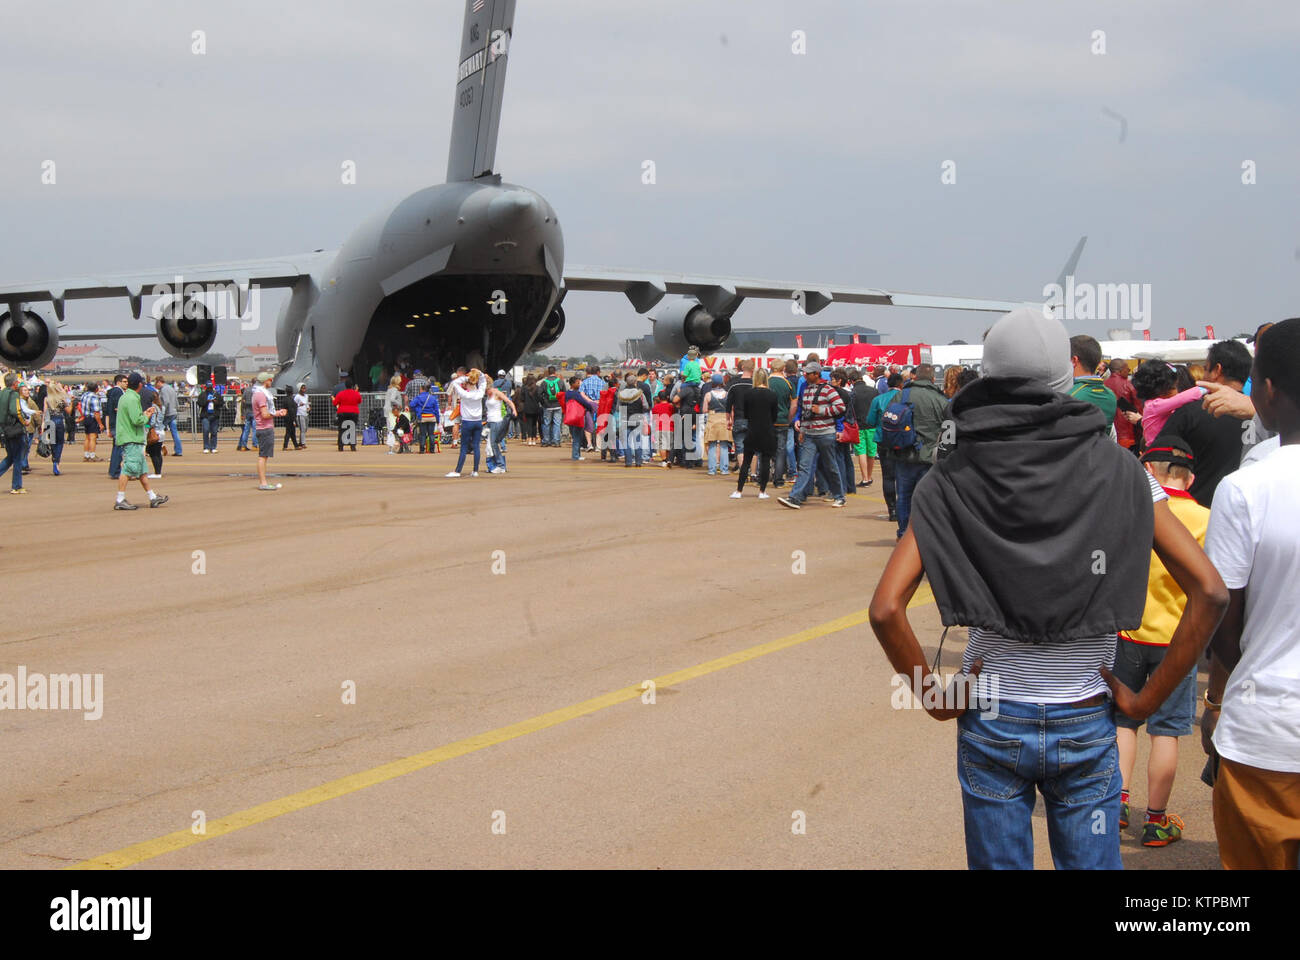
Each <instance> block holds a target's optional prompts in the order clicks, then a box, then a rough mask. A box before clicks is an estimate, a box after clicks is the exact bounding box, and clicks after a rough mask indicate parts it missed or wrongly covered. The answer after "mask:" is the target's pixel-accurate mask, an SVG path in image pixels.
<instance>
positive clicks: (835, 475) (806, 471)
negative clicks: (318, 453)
mask: <svg viewBox="0 0 1300 960" xmlns="http://www.w3.org/2000/svg"><path fill="white" fill-rule="evenodd" d="M837 460H839V454H838V453H837V452H836V450H835V434H833V433H826V434H819V435H817V436H811V437H810V436H809V435H808V434H806V433H805V434H804V435H803V442H802V443H800V444H799V479H798V480H796V481H795V485H794V489H793V490H791V491H790V499H791V500H793V501H794V502H795V503H803V502H804V501H805V500H807V499H808V494H809V493H810V492H811V491H812V486H813V477H814V476H816V474H817V470H818V467H819V466H820V467H821V468H823V469H824V470H825V472H826V480H827V482H828V483H829V484H830V494H831V496H832V497H834V498H835V499H836V500H842V499H844V487H843V486H842V485H841V483H840V471H839V467H838V466H837V465H836V461H837Z"/></svg>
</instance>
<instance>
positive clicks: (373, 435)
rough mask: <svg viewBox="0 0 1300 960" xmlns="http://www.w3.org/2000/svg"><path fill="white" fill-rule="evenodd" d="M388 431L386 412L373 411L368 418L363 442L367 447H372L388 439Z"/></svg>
mask: <svg viewBox="0 0 1300 960" xmlns="http://www.w3.org/2000/svg"><path fill="white" fill-rule="evenodd" d="M387 431H388V425H387V420H386V418H385V417H384V411H383V410H371V411H370V416H369V417H367V418H366V428H365V430H363V431H362V433H361V442H362V444H364V445H365V446H367V447H372V446H374V445H375V444H377V443H379V442H380V441H382V440H384V439H386V437H385V434H386V433H387Z"/></svg>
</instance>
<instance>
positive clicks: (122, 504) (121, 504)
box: [113, 500, 140, 510]
mask: <svg viewBox="0 0 1300 960" xmlns="http://www.w3.org/2000/svg"><path fill="white" fill-rule="evenodd" d="M113 509H114V510H139V509H140V508H139V507H137V506H136V505H135V504H134V503H127V502H126V501H125V500H119V501H117V503H115V504H113Z"/></svg>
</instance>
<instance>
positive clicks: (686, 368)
mask: <svg viewBox="0 0 1300 960" xmlns="http://www.w3.org/2000/svg"><path fill="white" fill-rule="evenodd" d="M680 369H681V374H682V379H683V380H686V381H687V382H690V383H700V382H701V381H702V380H703V373H702V372H701V371H700V348H699V347H691V348H690V349H689V350H687V351H686V356H685V357H684V358H683V359H682V363H681V368H680Z"/></svg>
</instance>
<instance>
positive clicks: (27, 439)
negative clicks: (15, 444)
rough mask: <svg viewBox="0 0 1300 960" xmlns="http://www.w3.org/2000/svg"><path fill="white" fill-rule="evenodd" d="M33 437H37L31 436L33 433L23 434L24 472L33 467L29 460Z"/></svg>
mask: <svg viewBox="0 0 1300 960" xmlns="http://www.w3.org/2000/svg"><path fill="white" fill-rule="evenodd" d="M33 436H35V434H31V433H24V434H23V469H24V470H27V469H29V468H30V467H31V464H30V463H29V462H28V460H27V458H28V456H29V455H30V454H31V452H32V437H33Z"/></svg>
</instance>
